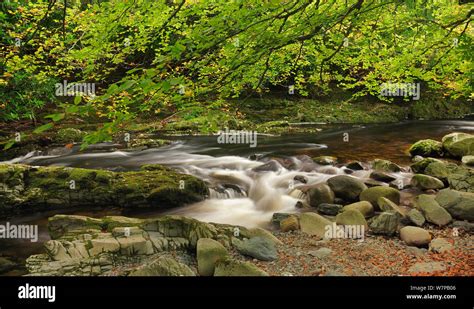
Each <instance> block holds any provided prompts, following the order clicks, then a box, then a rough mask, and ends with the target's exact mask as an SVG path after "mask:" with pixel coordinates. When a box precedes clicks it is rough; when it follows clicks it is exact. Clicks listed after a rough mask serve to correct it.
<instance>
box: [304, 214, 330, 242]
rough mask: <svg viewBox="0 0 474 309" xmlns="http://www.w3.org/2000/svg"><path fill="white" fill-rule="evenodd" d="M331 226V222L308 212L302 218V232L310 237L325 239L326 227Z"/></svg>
mask: <svg viewBox="0 0 474 309" xmlns="http://www.w3.org/2000/svg"><path fill="white" fill-rule="evenodd" d="M331 224H332V222H331V221H329V220H328V219H326V218H324V217H323V216H320V215H318V214H315V213H310V212H306V213H302V214H301V216H300V227H301V231H302V232H303V233H306V234H308V235H317V236H319V237H322V238H323V237H324V234H325V233H326V226H327V225H331Z"/></svg>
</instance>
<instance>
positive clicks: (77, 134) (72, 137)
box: [55, 128, 86, 144]
mask: <svg viewBox="0 0 474 309" xmlns="http://www.w3.org/2000/svg"><path fill="white" fill-rule="evenodd" d="M85 135H86V133H85V132H82V131H81V130H79V129H75V128H64V129H59V130H58V133H57V135H56V138H55V141H56V142H59V143H65V144H68V143H79V142H82V139H83V138H84V136H85Z"/></svg>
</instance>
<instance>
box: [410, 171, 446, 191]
mask: <svg viewBox="0 0 474 309" xmlns="http://www.w3.org/2000/svg"><path fill="white" fill-rule="evenodd" d="M410 183H411V185H412V186H414V187H417V188H419V189H421V190H429V189H435V190H438V189H442V188H444V183H443V182H442V181H441V180H439V179H438V178H435V177H431V176H428V175H423V174H416V175H414V176H413V177H412V179H411V182H410Z"/></svg>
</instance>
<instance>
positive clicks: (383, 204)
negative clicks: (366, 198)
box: [377, 196, 405, 217]
mask: <svg viewBox="0 0 474 309" xmlns="http://www.w3.org/2000/svg"><path fill="white" fill-rule="evenodd" d="M377 205H378V206H379V209H380V210H382V211H389V212H395V213H397V214H398V215H399V216H400V217H404V216H405V211H403V210H402V208H400V207H399V206H398V205H397V204H395V203H394V202H392V201H391V200H389V199H388V198H386V197H383V196H381V197H379V198H378V200H377Z"/></svg>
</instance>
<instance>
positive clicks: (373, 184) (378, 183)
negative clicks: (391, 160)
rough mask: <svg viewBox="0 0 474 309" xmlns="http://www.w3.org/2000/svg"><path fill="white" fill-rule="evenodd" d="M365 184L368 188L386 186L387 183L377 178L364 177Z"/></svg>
mask: <svg viewBox="0 0 474 309" xmlns="http://www.w3.org/2000/svg"><path fill="white" fill-rule="evenodd" d="M364 184H365V185H366V186H367V187H368V188H372V187H378V186H385V183H384V182H383V181H378V180H375V179H364Z"/></svg>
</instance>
